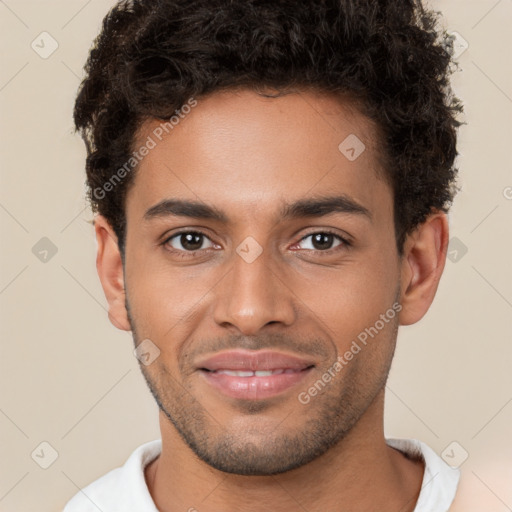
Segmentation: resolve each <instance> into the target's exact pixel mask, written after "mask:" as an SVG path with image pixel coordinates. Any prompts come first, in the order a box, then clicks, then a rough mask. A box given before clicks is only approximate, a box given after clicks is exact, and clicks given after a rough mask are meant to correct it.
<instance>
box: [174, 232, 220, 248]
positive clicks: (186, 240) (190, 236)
mask: <svg viewBox="0 0 512 512" xmlns="http://www.w3.org/2000/svg"><path fill="white" fill-rule="evenodd" d="M205 240H209V238H208V237H207V236H206V235H204V234H203V233H199V232H197V231H182V232H181V233H176V234H175V235H173V236H171V237H169V238H168V239H167V240H166V241H165V244H166V245H170V246H171V247H172V249H175V250H177V251H185V252H192V251H198V250H200V249H205V248H208V247H213V244H212V243H211V241H210V245H209V246H207V247H203V243H204V241H205Z"/></svg>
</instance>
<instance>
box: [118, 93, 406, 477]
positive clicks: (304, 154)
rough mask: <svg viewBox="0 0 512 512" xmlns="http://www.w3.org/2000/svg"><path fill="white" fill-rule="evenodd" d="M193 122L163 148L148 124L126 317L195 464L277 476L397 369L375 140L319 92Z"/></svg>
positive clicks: (333, 431)
mask: <svg viewBox="0 0 512 512" xmlns="http://www.w3.org/2000/svg"><path fill="white" fill-rule="evenodd" d="M183 117H184V118H183V119H180V121H179V123H178V124H176V125H175V126H174V128H173V129H172V130H170V131H169V134H168V135H166V136H165V137H162V140H161V141H160V140H158V138H157V137H156V136H155V133H160V131H158V127H159V124H160V122H159V121H155V120H153V121H151V122H148V123H146V124H145V125H143V126H142V129H141V131H140V133H139V139H140V140H139V142H141V144H142V143H143V142H144V141H147V140H148V139H147V137H148V136H149V137H151V138H152V139H153V140H154V141H155V142H156V145H155V147H154V148H153V149H151V150H150V151H149V154H148V155H147V156H146V157H145V158H144V159H143V160H142V162H141V163H140V167H139V168H138V170H137V174H136V176H135V179H134V183H133V187H132V188H131V189H130V191H129V193H128V196H127V202H126V219H127V232H126V256H125V266H124V290H125V293H126V295H125V304H126V307H127V310H128V312H127V315H128V318H129V323H130V328H131V330H132V332H133V336H134V340H135V344H136V345H139V344H140V343H142V342H143V340H150V341H149V342H148V341H144V343H145V345H144V347H146V349H147V350H146V349H145V350H146V352H148V353H149V356H148V357H149V358H150V360H152V359H153V357H154V356H155V355H157V354H158V350H159V351H160V352H159V354H158V357H156V358H155V359H154V360H153V361H152V362H151V363H150V364H148V365H145V364H142V363H141V369H142V372H143V374H144V376H145V378H146V380H147V383H148V385H149V387H150V390H151V392H152V394H153V395H154V397H155V399H156V400H157V402H158V405H159V407H160V409H161V410H162V411H163V412H164V413H165V415H166V417H167V418H168V420H169V421H170V422H171V423H172V424H173V425H174V427H175V428H176V430H177V431H178V432H179V434H180V435H181V438H182V439H183V441H184V442H185V443H186V444H187V445H188V446H189V447H190V448H191V449H192V450H193V451H194V452H195V454H196V455H197V456H198V457H199V458H200V459H202V460H203V461H206V462H207V463H208V464H210V465H211V466H213V467H215V468H217V469H220V470H222V471H226V472H231V473H238V474H247V475H248V474H251V475H268V474H275V473H279V472H283V471H286V470H289V469H292V468H296V467H299V466H301V465H303V464H306V463H307V462H310V461H311V460H313V459H315V458H316V457H318V456H320V455H322V454H323V453H325V452H326V451H327V450H328V449H329V448H330V447H332V446H334V445H336V443H338V442H339V441H340V440H342V439H343V438H344V437H345V436H346V435H347V433H348V432H349V431H351V429H352V428H353V427H354V426H355V425H356V423H357V422H358V420H359V419H360V418H362V417H363V416H364V414H365V412H366V411H367V410H368V409H369V407H370V406H371V404H372V403H373V402H374V401H375V399H376V397H377V396H378V395H379V393H380V392H381V391H382V389H383V386H384V384H385V381H386V378H387V375H388V372H389V368H390V363H391V359H392V356H393V351H394V347H395V341H396V335H397V329H398V324H399V314H398V311H399V310H400V308H401V306H400V305H399V304H398V302H399V300H400V296H401V295H400V278H401V266H400V265H401V262H400V258H399V256H398V254H397V249H396V244H395V231H394V225H393V197H392V190H391V188H390V187H389V185H388V184H387V183H385V182H384V181H383V180H382V179H381V178H380V177H379V172H378V171H379V167H378V166H379V158H378V154H377V140H376V139H377V135H376V131H375V129H374V127H373V126H372V125H371V123H370V122H369V121H368V120H367V119H366V118H364V117H363V116H362V115H360V114H359V113H358V112H357V111H355V110H351V109H349V108H348V104H346V103H344V102H343V101H341V100H339V99H337V98H334V97H333V96H326V95H318V94H313V93H309V92H308V93H306V92H303V93H300V94H289V95H286V96H283V97H280V98H264V97H261V96H259V95H257V94H256V93H254V92H250V91H239V92H223V93H216V94H214V95H212V96H210V97H207V98H205V99H198V101H197V105H196V106H195V107H194V108H193V109H191V112H190V113H189V114H188V115H186V116H183ZM155 130H157V131H156V132H155ZM347 137H350V138H349V139H348V142H346V143H345V145H342V146H341V150H340V149H339V145H340V143H342V142H343V141H344V140H345V139H347ZM355 137H357V139H356V138H355ZM354 141H355V142H354ZM361 143H362V144H364V151H362V152H361V153H360V154H359V155H358V153H359V152H360V149H361V148H363V146H362V145H361ZM347 145H348V146H347ZM350 148H354V151H351V149H350ZM354 156H355V157H356V158H355V159H354ZM141 346H142V345H141ZM357 347H358V348H357ZM350 354H351V355H350ZM255 372H257V373H255Z"/></svg>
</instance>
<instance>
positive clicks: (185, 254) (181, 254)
mask: <svg viewBox="0 0 512 512" xmlns="http://www.w3.org/2000/svg"><path fill="white" fill-rule="evenodd" d="M185 234H194V235H202V236H204V237H205V238H208V239H210V238H209V237H208V235H206V233H203V232H202V231H191V230H188V231H185V230H184V231H179V232H178V233H174V234H173V235H172V236H170V237H168V238H166V239H165V240H164V241H163V242H162V244H161V245H162V246H163V247H164V249H165V250H166V251H169V252H171V253H173V254H175V255H177V256H178V257H179V258H189V257H193V256H195V255H196V253H198V252H201V251H205V250H208V249H198V250H196V251H182V250H180V249H174V248H171V249H169V248H167V247H166V245H167V244H168V243H169V241H170V240H172V239H173V238H176V237H178V236H180V235H185ZM318 234H323V235H333V236H334V237H335V238H337V239H338V240H339V241H340V242H342V243H341V244H340V245H338V246H336V247H332V248H331V249H327V250H325V251H322V250H320V249H305V250H307V251H309V252H314V253H317V254H319V253H321V254H328V255H331V254H332V253H333V252H336V251H337V250H342V249H347V248H349V247H351V246H352V244H351V242H350V241H349V240H347V239H346V238H344V237H342V236H340V235H339V234H337V233H335V232H334V231H331V230H329V229H324V230H321V231H312V232H311V233H308V234H307V235H304V236H303V237H302V238H301V239H300V240H299V241H298V242H296V243H300V242H302V241H303V240H304V239H306V238H308V237H310V236H312V235H318ZM210 241H211V240H210ZM294 245H295V244H294Z"/></svg>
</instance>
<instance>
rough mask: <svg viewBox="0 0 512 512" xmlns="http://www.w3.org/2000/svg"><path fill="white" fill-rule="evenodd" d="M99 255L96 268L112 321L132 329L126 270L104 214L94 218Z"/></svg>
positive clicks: (121, 326) (121, 327)
mask: <svg viewBox="0 0 512 512" xmlns="http://www.w3.org/2000/svg"><path fill="white" fill-rule="evenodd" d="M94 231H95V233H96V242H97V247H98V249H97V255H96V269H97V270H98V276H99V278H100V281H101V286H102V287H103V292H104V293H105V297H106V299H107V302H108V318H109V319H110V322H111V323H112V324H113V325H114V326H115V327H117V328H118V329H121V330H123V331H131V326H130V322H129V320H128V313H127V311H126V307H125V288H124V271H123V262H122V259H121V253H120V251H119V245H118V243H117V236H116V234H115V233H114V230H113V229H112V227H111V226H110V224H109V223H108V221H107V220H106V219H105V217H103V216H102V215H97V216H96V217H95V219H94Z"/></svg>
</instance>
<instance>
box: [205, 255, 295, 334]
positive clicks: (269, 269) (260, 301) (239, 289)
mask: <svg viewBox="0 0 512 512" xmlns="http://www.w3.org/2000/svg"><path fill="white" fill-rule="evenodd" d="M270 258H271V255H270V254H268V253H267V252H266V251H265V250H263V252H262V253H261V254H260V255H259V256H258V257H257V258H256V259H254V261H251V260H250V259H244V258H243V257H241V256H240V255H239V254H238V253H234V254H233V262H232V267H231V270H230V271H229V272H228V273H227V274H226V275H225V277H224V278H223V279H222V281H221V282H220V283H219V284H218V286H216V287H215V290H216V292H217V294H218V295H217V297H216V300H215V308H214V320H215V322H216V323H217V324H218V325H219V326H221V327H224V328H226V327H230V326H234V327H235V328H236V329H238V331H239V332H240V333H241V334H244V335H246V336H250V335H254V334H256V333H257V332H258V331H259V330H260V329H261V328H262V327H264V326H266V325H268V324H283V325H285V326H290V325H292V324H293V322H294V321H295V317H296V308H294V302H293V301H294V295H293V292H292V291H291V289H290V287H288V286H287V285H286V282H285V278H284V276H281V275H279V274H280V272H279V270H278V269H277V266H275V265H271V262H270Z"/></svg>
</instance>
